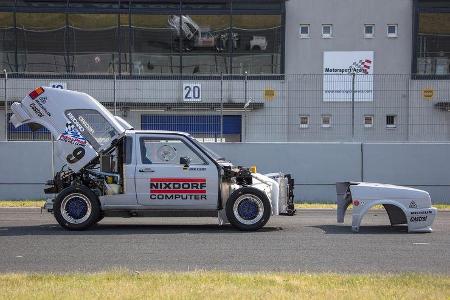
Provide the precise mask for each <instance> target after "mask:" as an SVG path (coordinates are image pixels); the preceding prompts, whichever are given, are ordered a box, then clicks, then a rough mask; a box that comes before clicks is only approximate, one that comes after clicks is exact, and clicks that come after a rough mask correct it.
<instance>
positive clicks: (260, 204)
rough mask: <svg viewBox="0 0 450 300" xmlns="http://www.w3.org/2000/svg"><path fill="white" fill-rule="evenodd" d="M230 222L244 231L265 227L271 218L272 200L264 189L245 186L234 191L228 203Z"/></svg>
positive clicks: (227, 211)
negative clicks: (270, 200)
mask: <svg viewBox="0 0 450 300" xmlns="http://www.w3.org/2000/svg"><path fill="white" fill-rule="evenodd" d="M225 209H226V213H227V218H228V220H229V221H230V223H231V224H232V225H233V226H234V227H236V228H238V229H240V230H244V231H255V230H258V229H260V228H261V227H263V226H264V225H265V224H266V223H267V221H269V218H270V210H271V207H270V202H269V199H268V198H267V196H266V194H264V193H263V192H262V191H260V190H258V189H255V188H252V187H243V188H240V189H238V190H236V191H234V192H233V193H232V194H231V196H230V198H229V199H228V201H227V204H226V208H225Z"/></svg>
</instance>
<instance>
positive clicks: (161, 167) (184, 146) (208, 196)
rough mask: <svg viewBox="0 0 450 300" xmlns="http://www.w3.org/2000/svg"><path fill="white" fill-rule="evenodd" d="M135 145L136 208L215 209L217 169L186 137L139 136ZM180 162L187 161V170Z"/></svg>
mask: <svg viewBox="0 0 450 300" xmlns="http://www.w3.org/2000/svg"><path fill="white" fill-rule="evenodd" d="M136 143H137V145H136V147H135V149H136V150H137V151H136V152H137V155H136V158H137V165H136V176H135V178H136V192H137V198H138V203H139V204H141V205H146V206H154V207H155V208H158V209H205V210H208V209H216V208H217V197H218V184H219V182H218V171H217V167H216V165H215V164H214V163H213V162H212V161H211V160H210V159H209V158H208V157H207V156H206V155H204V154H203V153H202V152H201V151H200V150H199V149H198V148H197V147H196V146H195V145H193V144H192V143H191V142H190V141H189V139H188V138H187V137H185V136H182V135H175V134H174V135H155V134H141V135H138V138H137V139H136ZM180 159H181V160H185V159H190V164H189V166H186V165H184V164H182V163H180Z"/></svg>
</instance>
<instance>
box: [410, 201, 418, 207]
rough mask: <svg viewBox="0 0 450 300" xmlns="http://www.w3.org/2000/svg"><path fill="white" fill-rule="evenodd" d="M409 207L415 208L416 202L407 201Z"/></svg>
mask: <svg viewBox="0 0 450 300" xmlns="http://www.w3.org/2000/svg"><path fill="white" fill-rule="evenodd" d="M409 208H417V204H416V202H414V201H411V202H410V203H409Z"/></svg>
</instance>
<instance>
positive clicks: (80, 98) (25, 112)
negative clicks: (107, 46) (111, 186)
mask: <svg viewBox="0 0 450 300" xmlns="http://www.w3.org/2000/svg"><path fill="white" fill-rule="evenodd" d="M11 110H12V112H13V114H12V116H11V123H12V124H13V125H14V126H15V127H18V126H21V125H26V124H29V125H32V124H33V125H34V126H35V125H36V124H39V125H42V126H43V127H45V128H47V129H48V130H49V131H50V132H51V134H52V135H53V137H54V139H55V145H56V150H57V151H56V153H57V154H58V156H59V157H60V158H61V159H62V160H63V161H65V162H67V164H68V166H69V167H70V168H71V169H72V170H74V171H79V170H80V169H81V168H83V167H84V166H86V165H87V164H88V163H89V162H90V161H92V160H93V159H94V158H96V157H97V156H98V155H99V153H101V152H102V151H103V150H105V149H107V148H109V147H110V146H111V144H112V142H113V141H114V140H117V139H119V138H121V137H122V136H123V135H124V134H125V130H126V129H128V128H126V127H128V126H126V124H125V123H124V122H120V120H118V119H117V118H116V117H114V116H113V115H112V114H111V113H110V112H109V111H108V110H107V109H106V108H105V107H104V106H103V105H102V104H100V102H98V101H97V100H95V99H94V98H93V97H91V96H89V95H88V94H85V93H80V92H76V91H70V90H62V89H56V88H51V87H38V88H36V89H35V90H33V91H31V92H30V94H29V95H28V96H26V97H25V98H23V99H22V101H21V102H14V103H13V104H12V105H11ZM130 127H131V126H130Z"/></svg>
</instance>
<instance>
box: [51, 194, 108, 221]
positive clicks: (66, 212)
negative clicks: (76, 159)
mask: <svg viewBox="0 0 450 300" xmlns="http://www.w3.org/2000/svg"><path fill="white" fill-rule="evenodd" d="M53 214H54V215H55V219H56V221H58V223H59V225H61V226H62V227H63V228H65V229H69V230H85V229H87V228H89V227H91V226H92V225H94V224H95V223H97V222H98V221H99V220H100V218H101V212H100V203H99V201H98V198H97V196H96V195H95V194H94V193H93V192H92V191H91V190H90V189H88V188H87V187H85V186H70V187H67V188H65V189H64V190H62V191H61V192H60V193H59V194H58V196H57V197H56V199H55V203H54V206H53Z"/></svg>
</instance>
